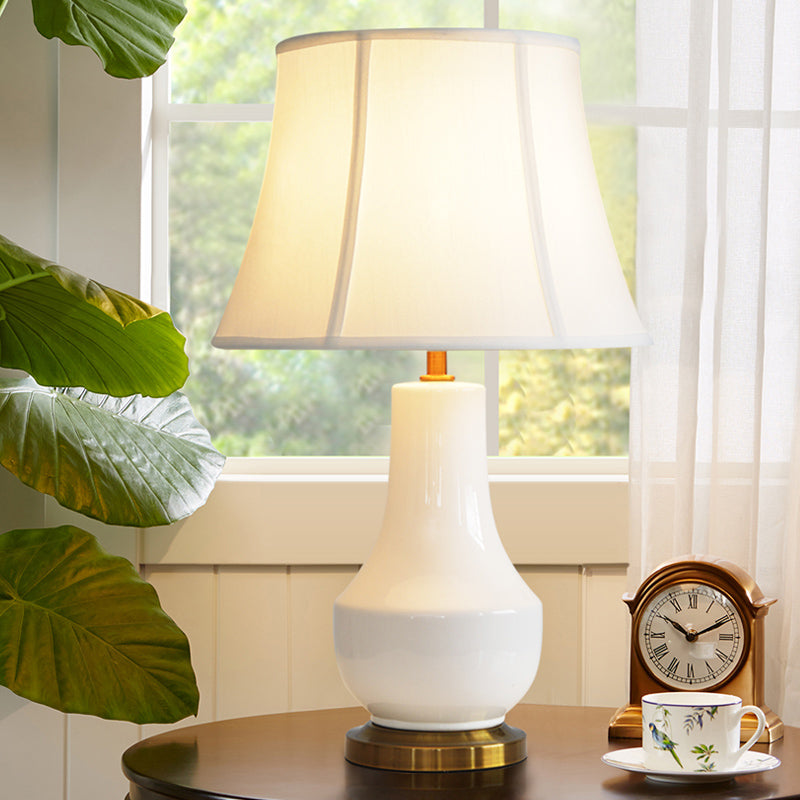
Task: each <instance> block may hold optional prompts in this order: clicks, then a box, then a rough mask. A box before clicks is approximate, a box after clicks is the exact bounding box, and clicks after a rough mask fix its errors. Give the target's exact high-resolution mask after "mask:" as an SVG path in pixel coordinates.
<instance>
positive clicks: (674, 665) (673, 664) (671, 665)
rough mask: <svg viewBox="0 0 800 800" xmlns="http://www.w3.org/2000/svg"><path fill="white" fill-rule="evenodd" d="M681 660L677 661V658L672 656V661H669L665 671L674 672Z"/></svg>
mask: <svg viewBox="0 0 800 800" xmlns="http://www.w3.org/2000/svg"><path fill="white" fill-rule="evenodd" d="M680 663H681V662H680V661H678V659H677V658H673V659H672V661H670V662H669V666H668V667H667V672H675V670H677V669H678V664H680Z"/></svg>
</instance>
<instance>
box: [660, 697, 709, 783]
mask: <svg viewBox="0 0 800 800" xmlns="http://www.w3.org/2000/svg"><path fill="white" fill-rule="evenodd" d="M716 713H717V707H716V706H714V707H711V708H692V709H690V710H689V712H688V713H687V714H686V716H685V717H684V720H683V729H684V732H685V733H686V734H689V733H691V732H692V731H693V730H694V728H695V727H697V728H700V729H702V727H703V721H704V715H706V714H707V715H708V719H714V717H715V715H716ZM649 728H650V735H651V736H652V737H653V746H654V747H655V748H656V749H657V750H665V751H667V752H669V754H670V755H671V756H672V758H674V759H675V762H676V763H677V764H678V766H679V767H680V768H681V769H686V768H685V767H684V766H683V762H682V761H681V759H680V756H679V755H678V745H677V743H676V742H675V741H674V740H673V738H672V726H671V722H670V710H669V709H668V708H664V706H657V707H656V712H655V715H654V717H653V722H651V723H650V725H649ZM691 753H692V755H694V757H695V760H696V761H697V764H696V767H695V770H694V771H695V772H714V771H715V770H716V768H717V766H716V763H715V762H714V761H712V757H713V756H714V755H718V754H719V751H718V750H717V749H716V748H715V747H714V745H713V744H696V745H695V746H694V747H693V748H692V750H691Z"/></svg>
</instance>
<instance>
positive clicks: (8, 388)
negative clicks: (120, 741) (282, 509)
mask: <svg viewBox="0 0 800 800" xmlns="http://www.w3.org/2000/svg"><path fill="white" fill-rule="evenodd" d="M4 6H5V2H4V0H0V13H2V10H3V7H4ZM33 8H34V21H35V24H36V27H37V28H38V30H39V32H40V33H42V35H44V36H46V37H48V38H51V37H53V36H57V37H59V38H61V39H62V40H63V41H65V42H66V43H68V44H81V45H86V46H89V47H91V48H92V49H93V50H94V51H95V52H96V53H97V54H98V56H99V57H100V59H101V61H102V63H103V67H104V69H105V70H106V71H107V72H108V73H109V74H111V75H114V76H117V77H123V78H137V77H142V76H145V75H149V74H151V73H152V72H153V71H154V70H155V69H156V68H157V67H158V66H159V65H160V64H161V63H163V61H164V60H165V58H166V53H167V51H168V49H169V47H170V46H171V43H172V41H173V39H172V33H173V31H174V29H175V27H176V26H177V25H178V23H179V22H180V20H181V19H182V18H183V16H184V14H185V13H186V12H185V8H184V7H183V5H182V4H181V3H178V2H175V1H174V0H129V2H127V3H126V5H125V10H124V13H123V12H121V11H120V10H118V8H117V6H116V5H115V4H110V3H107V2H106V0H81V2H80V3H75V2H70V1H69V0H33ZM0 24H2V23H1V21H0ZM184 342H185V340H184V338H183V336H182V335H181V334H180V333H179V332H178V331H177V330H176V329H175V327H174V326H173V324H172V321H171V320H170V318H169V315H168V314H166V313H165V312H163V311H160V310H159V309H156V308H153V307H152V306H150V305H148V304H146V303H144V302H142V301H140V300H138V299H136V298H134V297H131V296H129V295H126V294H123V293H121V292H117V291H115V290H113V289H111V288H109V287H106V286H102V285H100V284H98V283H96V282H94V281H91V280H88V279H87V278H85V277H83V276H81V275H79V274H77V273H75V272H72V271H71V270H69V269H66V268H65V267H63V266H59V265H57V264H54V263H52V262H49V261H47V260H46V259H43V258H41V257H39V256H37V255H35V254H33V253H30V252H28V251H27V250H25V249H23V248H22V247H20V246H18V245H17V244H15V243H14V242H12V241H10V240H9V239H7V238H5V237H3V236H2V235H0V368H2V375H0V464H2V466H3V467H5V468H6V469H8V470H9V471H11V472H12V473H13V474H14V475H16V476H17V477H18V478H19V479H20V480H21V481H22V482H23V483H26V484H27V485H29V486H31V487H33V488H34V489H36V490H37V491H39V492H42V493H45V494H49V495H51V496H53V497H54V498H55V499H56V500H57V501H58V502H59V503H60V504H61V505H63V506H66V507H67V508H71V509H74V510H75V511H78V512H80V513H82V514H85V515H86V516H89V517H92V518H95V519H98V520H101V521H103V522H106V523H109V524H113V525H128V526H135V527H146V526H152V525H162V524H166V523H169V522H173V521H175V520H178V519H181V518H183V517H186V516H188V515H189V514H191V513H192V512H193V511H194V510H196V509H197V508H198V507H199V506H200V505H202V504H203V503H204V502H205V500H206V498H207V497H208V494H209V492H210V491H211V489H212V487H213V485H214V481H215V480H216V478H217V476H218V475H219V472H220V470H221V468H222V464H223V462H224V458H223V456H221V455H220V454H219V453H218V452H217V451H216V450H215V448H214V447H213V446H212V444H211V440H210V437H209V435H208V433H207V432H206V431H205V429H204V428H203V427H202V426H201V425H200V424H199V423H198V422H197V420H196V419H195V418H194V416H193V415H192V412H191V408H190V406H189V403H188V401H187V400H186V398H185V397H183V396H182V395H181V394H179V393H178V391H177V390H178V389H179V388H180V387H181V386H182V385H183V384H184V382H185V380H186V378H187V376H188V361H187V357H186V355H185V352H184ZM1 524H2V506H1V505H0V525H1ZM0 684H3V685H5V686H7V687H9V688H10V689H11V690H12V691H14V692H16V693H17V694H19V695H20V696H22V697H24V698H27V699H29V700H33V701H35V702H38V703H43V704H45V705H48V706H51V707H53V708H56V709H58V710H60V711H65V712H73V713H86V714H94V715H96V716H99V717H104V718H107V719H124V720H129V721H132V722H137V723H146V722H174V721H176V720H178V719H182V718H183V717H186V716H188V715H190V714H195V713H196V712H197V707H198V701H199V696H198V690H197V684H196V681H195V676H194V672H193V670H192V666H191V661H190V654H189V644H188V640H187V639H186V636H185V635H184V634H183V632H182V631H181V630H180V629H179V628H178V627H177V626H176V625H175V623H174V622H173V621H172V620H171V619H170V618H169V617H168V616H167V615H166V614H165V613H164V611H163V610H162V609H161V607H160V604H159V602H158V598H157V596H156V593H155V590H154V589H153V587H152V586H150V585H149V584H148V583H147V582H145V581H143V580H142V579H141V578H140V577H139V575H138V574H137V572H136V570H135V569H134V567H133V565H132V564H131V563H130V562H129V561H127V560H126V559H123V558H119V557H117V556H112V555H109V554H108V553H106V552H104V551H103V550H102V548H101V547H100V545H99V544H98V542H97V541H96V539H95V538H94V537H93V536H92V535H91V534H90V533H88V532H86V531H84V530H81V529H79V528H77V527H74V526H60V527H56V528H42V529H25V530H13V531H8V532H6V533H3V534H0Z"/></svg>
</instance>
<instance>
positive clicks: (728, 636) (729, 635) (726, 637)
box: [719, 633, 733, 642]
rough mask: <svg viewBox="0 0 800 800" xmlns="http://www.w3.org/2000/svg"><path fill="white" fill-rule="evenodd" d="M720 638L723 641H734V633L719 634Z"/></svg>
mask: <svg viewBox="0 0 800 800" xmlns="http://www.w3.org/2000/svg"><path fill="white" fill-rule="evenodd" d="M719 640H720V641H721V642H732V641H733V634H732V633H721V634H720V635H719Z"/></svg>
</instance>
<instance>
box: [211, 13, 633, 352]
mask: <svg viewBox="0 0 800 800" xmlns="http://www.w3.org/2000/svg"><path fill="white" fill-rule="evenodd" d="M646 341H647V335H646V333H645V331H644V329H643V327H642V325H641V322H640V321H639V318H638V315H637V313H636V310H635V308H634V305H633V302H632V300H631V298H630V294H629V292H628V289H627V287H626V284H625V281H624V278H623V275H622V271H621V268H620V265H619V260H618V258H617V254H616V251H615V249H614V245H613V242H612V239H611V234H610V231H609V228H608V223H607V220H606V217H605V212H604V209H603V206H602V202H601V198H600V192H599V189H598V186H597V180H596V177H595V172H594V166H593V163H592V158H591V152H590V148H589V141H588V135H587V130H586V121H585V117H584V110H583V101H582V95H581V87H580V74H579V54H578V45H577V42H576V41H575V40H573V39H569V38H566V37H562V36H555V35H550V34H541V33H532V32H521V31H488V30H469V29H464V30H451V29H430V30H396V31H361V32H344V33H328V34H314V35H309V36H301V37H297V38H295V39H290V40H288V41H286V42H283V43H282V44H280V45H279V46H278V83H277V93H276V103H275V115H274V123H273V129H272V141H271V143H270V153H269V158H268V163H267V170H266V174H265V178H264V183H263V186H262V191H261V197H260V200H259V204H258V209H257V211H256V215H255V221H254V224H253V229H252V232H251V234H250V239H249V242H248V245H247V249H246V252H245V255H244V259H243V262H242V266H241V269H240V271H239V275H238V277H237V279H236V283H235V286H234V289H233V293H232V295H231V298H230V301H229V303H228V306H227V308H226V311H225V314H224V317H223V319H222V322H221V324H220V326H219V330H218V331H217V335H216V337H215V339H214V344H215V345H216V346H218V347H232V348H314V349H316V348H358V349H378V348H398V349H401V348H408V349H426V350H448V349H534V348H572V347H616V346H629V345H634V344H640V343H644V342H646Z"/></svg>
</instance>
